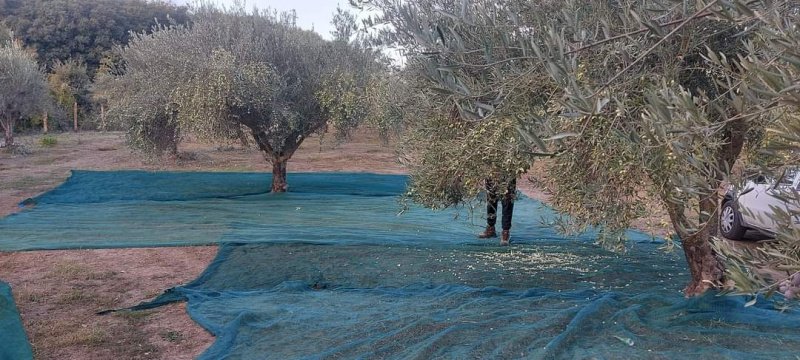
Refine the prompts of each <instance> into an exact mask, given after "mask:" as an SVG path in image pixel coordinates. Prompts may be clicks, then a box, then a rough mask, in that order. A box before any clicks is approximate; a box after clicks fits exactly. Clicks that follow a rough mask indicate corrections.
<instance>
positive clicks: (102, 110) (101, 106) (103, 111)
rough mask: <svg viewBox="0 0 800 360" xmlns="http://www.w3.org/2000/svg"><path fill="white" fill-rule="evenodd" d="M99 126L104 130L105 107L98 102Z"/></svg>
mask: <svg viewBox="0 0 800 360" xmlns="http://www.w3.org/2000/svg"><path fill="white" fill-rule="evenodd" d="M100 126H101V127H102V129H103V131H106V107H105V105H103V104H100Z"/></svg>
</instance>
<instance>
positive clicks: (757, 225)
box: [719, 168, 800, 240]
mask: <svg viewBox="0 0 800 360" xmlns="http://www.w3.org/2000/svg"><path fill="white" fill-rule="evenodd" d="M798 191H800V168H790V169H788V170H786V171H785V172H784V173H783V175H782V176H780V177H779V178H778V179H777V180H774V179H769V178H767V177H765V176H761V175H760V176H757V177H755V178H753V179H752V180H749V181H747V182H746V183H745V185H744V187H743V188H742V190H741V191H738V192H737V191H734V190H730V191H728V193H727V194H726V195H725V199H724V200H723V202H722V209H721V211H720V219H719V230H720V232H721V233H722V235H724V236H725V237H726V238H728V239H731V240H741V239H742V237H744V234H745V232H746V231H747V230H757V231H759V232H761V233H764V234H767V235H772V234H775V233H776V232H777V231H778V230H780V229H779V227H780V226H781V225H780V224H779V223H778V221H776V219H775V218H776V214H778V213H780V212H783V213H786V214H789V215H790V216H792V226H794V227H800V207H799V206H798V201H792V200H789V199H796V195H797V192H798ZM778 209H780V211H778ZM784 224H785V222H784Z"/></svg>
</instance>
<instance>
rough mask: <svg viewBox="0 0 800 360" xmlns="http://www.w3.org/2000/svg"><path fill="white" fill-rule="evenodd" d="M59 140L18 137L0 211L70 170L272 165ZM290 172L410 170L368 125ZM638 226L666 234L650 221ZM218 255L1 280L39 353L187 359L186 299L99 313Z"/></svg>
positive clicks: (203, 336)
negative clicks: (19, 151)
mask: <svg viewBox="0 0 800 360" xmlns="http://www.w3.org/2000/svg"><path fill="white" fill-rule="evenodd" d="M54 136H55V138H56V139H57V144H55V145H53V146H42V142H41V138H42V137H41V135H33V136H21V137H19V138H18V141H19V142H20V143H23V144H25V145H26V147H27V148H28V149H29V150H30V152H31V153H30V154H27V155H22V156H12V155H9V154H6V153H0V216H5V215H8V214H10V213H12V212H15V211H18V210H19V209H18V207H17V204H18V203H19V202H20V201H22V200H24V199H26V198H28V197H31V196H34V195H37V194H39V193H41V192H44V191H47V190H49V189H51V188H53V187H54V186H56V185H58V184H60V183H61V182H63V181H64V180H65V179H66V178H67V177H68V176H69V171H70V170H72V169H91V170H117V169H147V170H198V171H200V170H204V171H270V170H271V168H270V167H269V166H268V164H267V163H266V162H265V161H264V159H263V157H262V156H261V154H260V153H259V152H257V151H255V150H252V149H244V148H242V147H239V146H217V145H206V144H199V143H192V142H189V143H186V144H183V145H182V147H181V155H180V156H179V157H178V158H173V159H166V160H159V161H152V160H147V159H144V158H142V157H140V156H138V155H136V154H133V153H131V152H130V150H128V148H127V147H126V146H125V143H124V138H123V135H122V134H121V133H114V132H106V133H99V132H85V133H78V134H74V133H64V134H57V135H54ZM289 171H290V172H297V171H356V172H362V171H363V172H378V173H402V172H404V169H403V167H402V166H401V165H400V164H398V162H397V161H396V156H395V154H394V150H393V148H392V147H391V146H388V145H384V144H383V143H382V142H381V141H380V140H379V139H378V137H377V136H376V135H374V134H373V133H371V132H369V131H363V132H360V133H358V134H356V135H355V136H354V138H353V139H351V140H350V141H349V142H347V143H344V144H341V145H338V146H334V144H333V143H332V142H331V141H330V139H326V140H325V141H319V140H318V139H309V140H307V141H306V142H305V143H304V145H303V146H302V147H301V149H300V150H298V152H297V153H296V154H295V156H294V157H293V158H292V160H291V161H290V163H289ZM520 190H522V191H523V192H525V193H526V194H527V195H528V196H531V197H533V198H536V199H540V200H543V201H545V202H546V201H547V194H546V193H545V192H543V191H542V190H540V189H537V188H536V186H534V183H532V182H529V181H526V180H523V181H520ZM655 222H656V223H657V222H658V221H655ZM637 226H638V225H637ZM640 228H643V229H649V230H650V232H652V233H656V234H664V233H666V232H667V231H666V230H665V228H664V227H663V226H662V227H659V226H658V225H657V224H655V225H654V224H653V223H652V221H651V220H646V221H643V223H642V224H641V226H640ZM215 253H216V247H213V246H203V247H183V248H157V249H155V248H145V249H113V250H70V251H35V252H19V253H0V279H2V280H4V281H6V282H8V283H10V284H11V286H12V289H13V292H14V296H15V300H16V301H17V304H18V306H19V308H20V313H21V315H22V320H23V323H24V326H25V328H26V331H27V333H28V336H29V338H30V340H31V343H32V345H33V348H34V353H35V356H36V358H38V359H189V358H194V357H196V356H197V355H199V354H200V353H201V352H202V351H203V350H204V349H205V348H207V347H208V346H209V345H210V344H211V342H212V341H213V337H212V336H211V335H210V334H208V333H207V332H206V331H205V330H203V329H202V328H200V327H199V326H198V325H197V324H195V323H194V322H193V321H192V320H191V319H190V318H189V317H188V316H187V314H186V312H185V306H184V305H183V304H174V305H170V306H166V307H163V308H160V309H158V310H156V311H144V312H135V313H116V314H114V315H105V316H99V315H95V312H97V311H98V310H103V309H109V308H119V307H126V306H131V305H135V304H136V303H138V302H140V301H141V300H143V299H148V298H152V297H153V296H155V295H157V294H159V293H161V291H163V290H164V289H166V288H169V287H172V286H176V285H179V284H182V283H185V282H188V281H190V280H192V279H194V278H195V277H197V276H198V275H199V274H200V272H202V271H203V270H204V269H205V267H206V266H207V264H208V263H209V262H210V261H211V260H212V258H213V257H214V255H215Z"/></svg>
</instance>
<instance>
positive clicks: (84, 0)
mask: <svg viewBox="0 0 800 360" xmlns="http://www.w3.org/2000/svg"><path fill="white" fill-rule="evenodd" d="M188 21H189V14H188V8H186V7H183V6H175V5H173V4H170V3H168V2H166V1H144V0H0V22H2V23H4V24H5V26H7V27H8V28H10V29H11V30H12V31H14V35H15V37H17V38H18V39H20V40H21V41H22V42H23V44H25V46H27V47H29V48H33V49H36V53H37V54H38V57H39V63H40V64H42V65H44V66H46V67H47V68H50V67H51V66H53V65H55V64H56V62H57V61H61V62H66V61H68V60H74V61H78V62H82V63H84V64H86V67H87V69H88V70H89V71H90V72H93V71H94V70H96V69H97V68H98V67H100V63H101V62H102V60H103V57H104V56H106V54H107V52H108V51H109V50H111V49H112V48H113V47H114V45H121V44H126V43H127V42H128V38H129V36H130V33H131V32H143V31H149V30H150V29H151V28H152V27H153V26H154V25H156V24H159V23H160V24H169V23H173V22H174V23H179V24H184V23H187V22H188Z"/></svg>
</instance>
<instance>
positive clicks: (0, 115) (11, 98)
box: [0, 41, 49, 147]
mask: <svg viewBox="0 0 800 360" xmlns="http://www.w3.org/2000/svg"><path fill="white" fill-rule="evenodd" d="M0 83H2V86H0V127H2V129H3V136H4V139H5V146H6V147H12V146H14V127H15V126H16V124H17V122H19V121H20V120H21V119H25V118H28V117H31V116H34V115H37V113H38V112H40V111H42V109H44V108H45V106H46V104H47V102H48V101H49V98H48V96H47V82H46V80H45V75H44V74H43V73H42V71H41V70H40V69H39V65H38V64H37V63H36V59H35V58H34V56H33V55H32V54H31V53H30V52H28V51H27V50H25V49H24V48H22V45H21V44H20V43H18V42H13V41H12V42H9V43H7V44H6V45H2V46H0Z"/></svg>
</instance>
